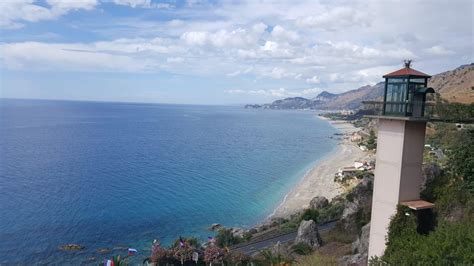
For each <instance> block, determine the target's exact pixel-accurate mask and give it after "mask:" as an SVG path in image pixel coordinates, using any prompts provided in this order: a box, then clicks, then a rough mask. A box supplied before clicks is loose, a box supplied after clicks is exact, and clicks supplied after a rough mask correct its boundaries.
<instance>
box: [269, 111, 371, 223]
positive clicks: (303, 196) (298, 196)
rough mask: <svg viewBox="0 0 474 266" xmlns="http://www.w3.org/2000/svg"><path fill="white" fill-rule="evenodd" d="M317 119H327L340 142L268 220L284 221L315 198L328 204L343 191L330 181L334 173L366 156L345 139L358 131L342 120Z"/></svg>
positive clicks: (300, 182) (295, 187) (302, 180)
mask: <svg viewBox="0 0 474 266" xmlns="http://www.w3.org/2000/svg"><path fill="white" fill-rule="evenodd" d="M318 118H319V119H322V120H327V121H328V123H330V124H331V125H332V126H333V127H335V128H336V129H337V130H338V131H339V133H342V134H343V136H342V137H343V139H341V140H339V142H338V144H337V147H336V148H335V150H333V151H332V152H331V153H330V154H328V155H326V156H325V157H324V158H322V159H321V160H319V161H317V162H316V163H315V165H314V167H313V168H312V169H311V170H309V171H308V172H307V173H306V174H305V175H304V176H303V177H302V179H301V180H300V181H299V182H298V183H297V184H296V185H295V186H294V187H293V188H292V189H291V191H290V192H288V193H287V194H286V195H285V197H284V198H283V200H282V202H281V203H280V204H279V205H278V207H277V208H276V209H275V210H274V212H273V213H272V214H271V215H270V216H269V217H268V218H269V219H271V218H277V217H283V218H286V217H289V216H291V215H292V214H295V213H297V212H299V211H301V210H303V209H305V208H308V207H309V202H310V201H311V199H313V198H314V197H316V196H323V197H326V198H327V199H328V200H329V201H331V199H333V198H334V197H336V196H338V195H340V194H341V193H342V192H343V189H342V187H341V186H340V185H339V184H338V183H336V182H334V175H335V174H336V173H337V171H338V170H339V169H340V168H342V167H346V166H350V165H352V164H353V163H354V161H358V160H362V159H364V158H365V157H366V156H367V153H366V152H363V151H362V150H360V149H359V148H358V147H357V146H356V145H354V144H353V143H352V142H351V141H350V140H349V139H347V138H346V137H347V136H350V135H351V134H352V132H355V131H358V130H359V129H358V128H356V127H354V125H352V124H351V123H349V122H346V121H338V120H329V119H327V118H324V117H321V116H318Z"/></svg>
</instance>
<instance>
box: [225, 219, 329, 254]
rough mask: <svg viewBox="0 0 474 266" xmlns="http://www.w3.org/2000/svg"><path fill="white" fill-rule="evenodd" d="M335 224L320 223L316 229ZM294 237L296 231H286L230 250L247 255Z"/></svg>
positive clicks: (323, 228) (326, 227) (321, 230)
mask: <svg viewBox="0 0 474 266" xmlns="http://www.w3.org/2000/svg"><path fill="white" fill-rule="evenodd" d="M335 224H336V221H334V222H329V223H326V224H322V225H318V230H319V232H324V231H327V230H330V229H332V228H334V226H335ZM295 238H296V231H295V232H291V233H287V234H283V235H279V236H275V237H271V238H268V239H265V240H261V241H258V242H253V243H248V244H245V245H242V246H238V247H235V248H231V250H232V251H240V252H242V253H245V254H247V255H251V254H252V253H254V252H256V251H259V250H262V249H265V248H268V247H271V246H273V245H275V244H276V243H278V242H280V243H281V244H283V243H287V242H290V241H293V240H295Z"/></svg>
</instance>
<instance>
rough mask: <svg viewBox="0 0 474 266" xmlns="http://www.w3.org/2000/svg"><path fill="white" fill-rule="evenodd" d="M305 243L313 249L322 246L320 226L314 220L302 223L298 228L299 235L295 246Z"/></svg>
mask: <svg viewBox="0 0 474 266" xmlns="http://www.w3.org/2000/svg"><path fill="white" fill-rule="evenodd" d="M298 243H305V244H307V245H309V246H311V247H312V248H319V247H320V246H321V245H322V240H321V236H320V235H319V231H318V226H317V225H316V223H315V222H314V221H313V220H309V221H304V220H303V221H301V223H300V226H299V227H298V233H297V235H296V238H295V244H298Z"/></svg>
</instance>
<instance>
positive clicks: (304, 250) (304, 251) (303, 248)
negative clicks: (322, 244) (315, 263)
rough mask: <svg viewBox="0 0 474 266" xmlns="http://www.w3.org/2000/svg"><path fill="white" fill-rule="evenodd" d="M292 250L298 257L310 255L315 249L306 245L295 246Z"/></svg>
mask: <svg viewBox="0 0 474 266" xmlns="http://www.w3.org/2000/svg"><path fill="white" fill-rule="evenodd" d="M291 249H292V250H293V252H294V253H296V254H298V255H308V254H311V252H313V248H311V246H310V245H308V244H306V243H298V244H295V245H293V247H291Z"/></svg>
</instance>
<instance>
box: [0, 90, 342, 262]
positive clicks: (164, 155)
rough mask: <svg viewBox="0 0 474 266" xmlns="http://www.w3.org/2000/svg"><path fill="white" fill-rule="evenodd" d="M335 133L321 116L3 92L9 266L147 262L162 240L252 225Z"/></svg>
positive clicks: (0, 130) (1, 172)
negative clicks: (133, 253) (132, 251)
mask: <svg viewBox="0 0 474 266" xmlns="http://www.w3.org/2000/svg"><path fill="white" fill-rule="evenodd" d="M336 132H337V129H335V128H334V127H333V126H331V125H330V124H329V123H328V122H327V121H324V120H321V119H319V118H318V117H317V115H316V113H315V112H314V111H301V110H292V111H284V110H254V109H244V108H243V107H241V106H219V105H215V106H209V105H206V106H204V105H176V104H149V103H122V102H87V101H60V100H54V101H51V100H20V99H0V135H1V138H0V156H1V157H0V177H1V178H0V187H1V189H2V193H1V201H2V204H1V206H0V211H1V212H0V213H1V216H2V217H3V218H2V222H1V225H0V235H1V244H0V257H1V259H0V263H1V264H3V263H6V264H11V263H39V264H41V263H46V264H52V263H53V264H54V263H58V264H59V263H71V262H73V263H98V262H100V261H102V260H103V259H104V258H105V257H109V256H111V255H114V254H115V255H117V254H125V253H126V251H124V249H123V248H128V247H132V248H137V249H138V250H139V254H138V256H137V260H138V259H142V258H144V257H147V256H148V255H149V250H150V244H151V242H152V241H153V239H159V240H160V241H161V242H162V243H164V244H169V243H170V242H171V241H172V240H174V239H176V238H178V237H179V236H196V237H198V238H200V239H202V240H204V239H206V238H207V236H209V235H212V234H213V233H212V232H210V231H208V227H209V226H210V225H211V224H212V223H220V224H222V225H223V226H228V227H244V228H248V227H251V226H253V225H256V224H258V223H260V222H262V221H263V220H265V219H266V218H267V217H268V216H269V215H270V214H271V213H272V212H273V211H274V210H275V208H276V207H277V206H278V205H279V204H280V203H281V202H282V200H283V198H284V197H285V195H286V194H287V193H288V192H289V191H290V190H291V189H292V188H293V187H294V186H295V185H296V184H297V183H298V182H299V180H301V178H303V176H304V174H305V173H306V172H307V171H308V170H310V169H311V168H312V167H313V166H314V165H315V164H316V162H317V161H318V160H321V159H322V158H323V157H325V156H327V155H328V154H330V153H331V151H333V150H334V149H335V147H336V146H337V142H336V140H333V139H332V138H330V137H331V136H333V135H334V133H336ZM69 243H76V244H80V245H84V246H85V247H86V248H85V249H84V250H81V251H76V252H65V251H60V250H59V249H58V246H61V245H64V244H69ZM104 248H105V249H109V250H110V253H108V254H101V253H99V252H98V249H104Z"/></svg>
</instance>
